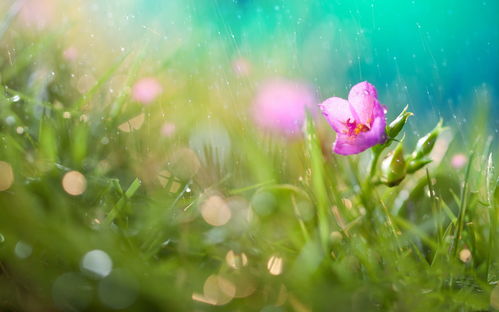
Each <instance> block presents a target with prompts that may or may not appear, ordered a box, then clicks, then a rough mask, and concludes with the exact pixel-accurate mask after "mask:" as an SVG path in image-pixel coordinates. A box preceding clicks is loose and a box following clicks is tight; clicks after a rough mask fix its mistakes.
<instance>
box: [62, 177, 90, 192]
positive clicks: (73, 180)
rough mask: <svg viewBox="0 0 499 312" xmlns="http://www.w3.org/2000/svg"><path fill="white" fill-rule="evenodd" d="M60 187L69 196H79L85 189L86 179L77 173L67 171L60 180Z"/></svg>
mask: <svg viewBox="0 0 499 312" xmlns="http://www.w3.org/2000/svg"><path fill="white" fill-rule="evenodd" d="M62 187H63V188H64V191H66V193H68V194H70V195H73V196H77V195H81V194H83V192H85V190H86V189H87V179H86V178H85V176H84V175H83V174H81V173H80V172H78V171H69V172H68V173H66V174H65V175H64V177H63V178H62Z"/></svg>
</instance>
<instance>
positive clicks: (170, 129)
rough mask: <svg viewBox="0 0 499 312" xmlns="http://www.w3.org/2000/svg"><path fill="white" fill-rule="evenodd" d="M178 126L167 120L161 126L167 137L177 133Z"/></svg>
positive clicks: (162, 132)
mask: <svg viewBox="0 0 499 312" xmlns="http://www.w3.org/2000/svg"><path fill="white" fill-rule="evenodd" d="M175 129H176V126H175V124H174V123H171V122H165V123H164V124H163V126H161V134H162V135H163V136H165V137H171V136H172V135H173V134H174V133H175Z"/></svg>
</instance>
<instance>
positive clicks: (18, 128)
mask: <svg viewBox="0 0 499 312" xmlns="http://www.w3.org/2000/svg"><path fill="white" fill-rule="evenodd" d="M16 132H17V134H23V133H24V128H23V127H20V126H19V127H17V128H16Z"/></svg>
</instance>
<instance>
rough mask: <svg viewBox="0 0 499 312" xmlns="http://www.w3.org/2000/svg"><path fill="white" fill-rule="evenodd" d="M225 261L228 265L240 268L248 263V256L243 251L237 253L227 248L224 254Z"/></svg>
mask: <svg viewBox="0 0 499 312" xmlns="http://www.w3.org/2000/svg"><path fill="white" fill-rule="evenodd" d="M225 261H226V262H227V265H229V266H230V267H231V268H233V269H240V268H242V267H244V266H246V265H248V257H247V256H246V254H245V253H244V252H242V253H240V254H238V253H235V252H234V251H233V250H229V252H227V254H226V255H225Z"/></svg>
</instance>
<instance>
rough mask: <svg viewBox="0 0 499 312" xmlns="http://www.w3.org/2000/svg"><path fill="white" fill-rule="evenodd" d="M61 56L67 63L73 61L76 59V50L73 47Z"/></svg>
mask: <svg viewBox="0 0 499 312" xmlns="http://www.w3.org/2000/svg"><path fill="white" fill-rule="evenodd" d="M62 56H64V58H65V59H66V60H68V61H75V60H76V59H77V58H78V50H77V49H76V48H75V47H69V48H67V49H66V50H64V52H62Z"/></svg>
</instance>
